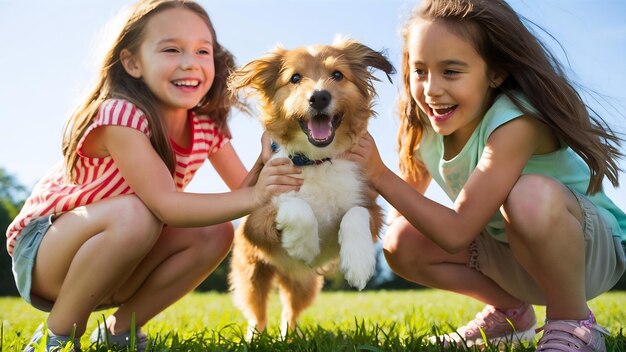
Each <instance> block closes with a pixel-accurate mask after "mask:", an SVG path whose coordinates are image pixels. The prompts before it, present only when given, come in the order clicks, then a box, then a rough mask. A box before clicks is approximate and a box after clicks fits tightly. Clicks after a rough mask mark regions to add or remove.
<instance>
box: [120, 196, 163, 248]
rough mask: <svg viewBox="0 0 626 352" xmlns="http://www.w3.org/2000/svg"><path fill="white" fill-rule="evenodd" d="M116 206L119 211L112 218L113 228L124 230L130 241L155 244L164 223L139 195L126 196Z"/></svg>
mask: <svg viewBox="0 0 626 352" xmlns="http://www.w3.org/2000/svg"><path fill="white" fill-rule="evenodd" d="M116 207H118V209H117V210H118V211H117V212H116V215H115V216H114V217H113V218H112V219H111V223H112V228H114V229H115V230H116V231H119V232H123V233H124V236H126V239H127V240H128V241H132V242H139V243H137V245H140V244H141V243H149V244H150V246H151V245H152V244H154V242H155V241H156V240H157V238H158V237H159V235H160V233H161V229H162V227H163V224H162V223H161V222H160V221H159V220H158V219H157V218H156V216H154V214H153V213H152V212H151V211H150V209H148V207H146V205H145V204H144V203H143V202H142V201H141V200H140V199H139V198H138V197H137V196H135V195H129V196H124V197H123V199H120V202H118V203H117V204H116ZM129 245H131V244H129Z"/></svg>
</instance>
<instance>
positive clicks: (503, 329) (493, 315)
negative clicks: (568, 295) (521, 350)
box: [429, 304, 537, 347]
mask: <svg viewBox="0 0 626 352" xmlns="http://www.w3.org/2000/svg"><path fill="white" fill-rule="evenodd" d="M536 322H537V319H536V318H535V311H534V310H533V307H532V305H530V304H524V305H522V306H521V307H519V308H516V309H509V310H506V311H503V310H500V309H498V308H496V307H494V306H491V305H487V306H486V307H485V308H484V309H483V310H482V312H480V313H478V314H476V317H475V318H474V320H472V321H470V322H469V323H467V324H466V325H465V326H462V327H460V328H459V329H457V331H456V332H454V333H450V334H446V335H443V336H433V337H430V338H429V341H430V342H431V343H442V342H443V344H444V346H449V345H451V344H455V345H457V346H463V345H467V346H468V347H472V346H474V345H484V344H485V340H484V338H486V339H487V341H488V342H489V344H493V345H499V344H500V343H505V344H508V345H518V344H520V343H522V342H526V343H530V342H532V341H533V338H534V337H535V334H536V332H535V323H536ZM483 334H484V337H483Z"/></svg>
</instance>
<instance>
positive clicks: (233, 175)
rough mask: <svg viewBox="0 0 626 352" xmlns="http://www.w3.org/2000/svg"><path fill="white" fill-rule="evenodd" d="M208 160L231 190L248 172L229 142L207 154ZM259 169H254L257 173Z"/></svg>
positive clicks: (237, 185)
mask: <svg viewBox="0 0 626 352" xmlns="http://www.w3.org/2000/svg"><path fill="white" fill-rule="evenodd" d="M209 161H210V162H211V165H213V168H214V169H215V171H216V172H217V174H218V175H220V177H221V178H222V180H223V181H224V183H226V186H228V188H229V189H231V190H235V189H237V188H239V187H240V186H241V185H242V183H243V181H244V179H245V178H246V177H247V176H248V174H249V173H248V171H247V170H246V167H245V166H244V164H243V162H241V159H239V155H237V152H236V151H235V148H233V145H232V144H231V143H226V144H225V145H224V146H222V147H221V148H220V150H218V151H217V152H215V153H213V154H212V155H211V156H209ZM261 168H262V165H261ZM253 169H254V167H253ZM252 171H255V170H252ZM260 171H261V170H260V169H257V170H256V172H257V175H258V172H260Z"/></svg>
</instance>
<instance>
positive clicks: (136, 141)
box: [99, 126, 302, 227]
mask: <svg viewBox="0 0 626 352" xmlns="http://www.w3.org/2000/svg"><path fill="white" fill-rule="evenodd" d="M99 129H102V130H101V131H100V138H102V139H101V143H102V144H101V145H102V146H103V147H104V148H105V149H106V153H107V154H108V155H110V156H111V157H112V158H113V160H115V163H116V165H117V166H118V167H119V169H120V171H121V173H122V175H123V176H124V178H125V179H126V181H127V182H128V184H129V185H130V187H131V188H132V189H133V191H134V192H135V193H136V194H137V196H138V197H139V198H140V199H141V200H142V201H143V202H144V203H145V204H146V206H147V207H148V208H149V209H150V210H151V211H152V212H153V213H154V215H155V216H156V217H157V218H158V219H159V220H160V221H162V222H163V223H165V224H167V225H170V226H174V227H197V226H206V225H211V224H217V223H222V222H226V221H230V220H233V219H236V218H239V217H242V216H244V215H246V214H248V213H249V212H250V211H252V210H253V209H255V208H257V207H259V206H261V205H262V204H264V203H265V202H267V201H268V200H269V199H270V197H271V196H272V195H273V194H277V193H282V192H286V191H290V190H296V189H298V188H299V186H300V185H301V183H302V181H301V180H300V179H298V178H296V177H291V176H290V174H298V173H300V170H299V168H297V167H295V166H293V165H292V164H291V161H289V159H286V158H283V159H275V160H271V161H269V162H268V163H267V165H265V166H264V167H263V169H262V170H261V172H260V173H259V179H258V182H256V185H255V186H254V187H244V188H241V189H238V190H234V191H232V192H227V193H214V194H198V193H183V192H178V191H177V190H176V187H175V185H174V181H173V179H172V176H171V175H170V172H169V170H168V169H167V167H166V166H165V164H164V163H163V161H162V160H161V158H160V157H159V156H158V154H157V153H156V152H155V151H154V149H153V148H152V145H151V144H150V141H149V140H148V138H146V136H145V135H144V134H142V133H141V132H139V131H137V130H134V129H131V128H127V127H119V126H103V127H100V128H99ZM233 174H236V173H233ZM237 177H238V176H236V175H235V176H234V177H231V176H229V178H232V179H229V181H228V182H229V183H231V184H234V183H235V182H236V178H237Z"/></svg>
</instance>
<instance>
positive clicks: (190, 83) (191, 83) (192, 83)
mask: <svg viewBox="0 0 626 352" xmlns="http://www.w3.org/2000/svg"><path fill="white" fill-rule="evenodd" d="M174 84H175V85H177V86H185V87H195V86H197V85H198V81H176V82H174Z"/></svg>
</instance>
